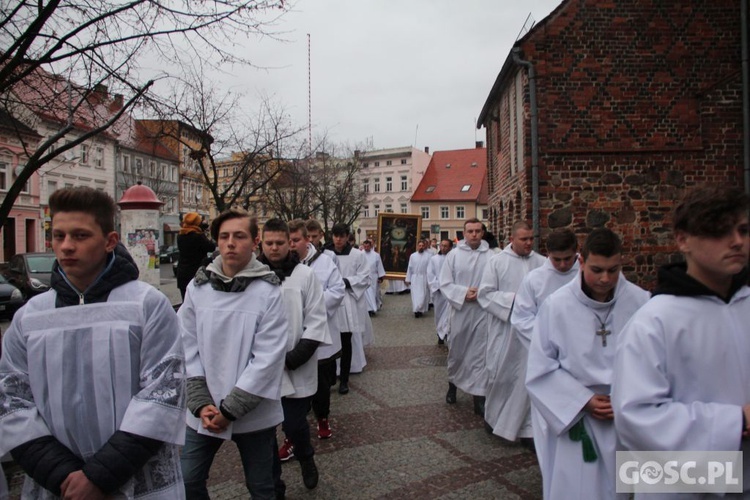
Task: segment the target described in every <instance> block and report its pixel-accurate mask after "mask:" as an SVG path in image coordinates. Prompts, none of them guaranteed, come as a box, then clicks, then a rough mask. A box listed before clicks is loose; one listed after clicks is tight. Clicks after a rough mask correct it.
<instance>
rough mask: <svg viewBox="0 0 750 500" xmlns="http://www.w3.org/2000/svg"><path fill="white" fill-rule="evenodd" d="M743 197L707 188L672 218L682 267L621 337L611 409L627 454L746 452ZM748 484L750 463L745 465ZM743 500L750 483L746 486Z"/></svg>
mask: <svg viewBox="0 0 750 500" xmlns="http://www.w3.org/2000/svg"><path fill="white" fill-rule="evenodd" d="M748 207H750V201H749V200H748V196H747V194H745V193H744V192H743V191H742V190H741V189H739V188H722V187H701V188H697V189H693V190H692V191H690V192H688V193H687V195H686V196H685V197H684V198H683V200H682V201H681V202H680V203H679V204H678V205H677V207H676V209H675V211H674V219H673V228H674V237H675V240H676V242H677V247H678V248H679V250H680V252H681V253H682V255H683V256H684V257H685V262H681V263H676V264H668V265H666V266H663V267H662V268H661V269H659V273H658V285H657V287H656V290H655V291H654V298H653V299H651V300H650V301H649V303H648V304H646V305H645V306H644V307H643V308H641V309H640V310H639V311H638V312H637V313H636V314H635V316H634V317H633V319H632V320H631V322H630V323H629V324H628V326H627V328H625V330H624V331H623V332H622V340H621V342H620V346H619V349H618V354H617V359H616V363H615V369H614V379H615V380H614V385H613V389H614V390H613V393H612V407H613V409H614V413H615V416H616V418H615V426H616V428H617V433H618V435H619V437H620V440H621V442H622V444H623V445H624V447H625V449H629V450H670V451H672V450H673V451H683V450H702V451H737V450H741V451H742V452H743V453H745V454H747V452H748V451H750V445H749V444H748V443H750V442H749V441H748V437H749V436H750V431H749V430H748V429H749V427H750V392H748V388H749V387H750V378H748V373H749V369H750V342H748V332H747V327H748V325H750V288H748V286H747V279H748V272H747V263H748V255H749V254H750V237H749V236H748ZM743 465H744V477H745V478H747V477H750V461H748V460H745V461H744V464H743ZM744 490H745V495H747V492H748V491H750V481H747V480H745V483H744Z"/></svg>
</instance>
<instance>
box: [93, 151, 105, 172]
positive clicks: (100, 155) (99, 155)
mask: <svg viewBox="0 0 750 500" xmlns="http://www.w3.org/2000/svg"><path fill="white" fill-rule="evenodd" d="M103 163H104V148H102V147H97V148H96V155H95V156H94V166H95V167H99V168H101V167H102V164H103Z"/></svg>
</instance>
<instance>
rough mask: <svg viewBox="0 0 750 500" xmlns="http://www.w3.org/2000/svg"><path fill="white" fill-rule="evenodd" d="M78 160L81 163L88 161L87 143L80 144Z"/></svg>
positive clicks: (84, 163) (85, 163)
mask: <svg viewBox="0 0 750 500" xmlns="http://www.w3.org/2000/svg"><path fill="white" fill-rule="evenodd" d="M79 162H80V163H81V164H83V165H87V164H88V163H89V146H88V145H87V144H81V158H80V159H79Z"/></svg>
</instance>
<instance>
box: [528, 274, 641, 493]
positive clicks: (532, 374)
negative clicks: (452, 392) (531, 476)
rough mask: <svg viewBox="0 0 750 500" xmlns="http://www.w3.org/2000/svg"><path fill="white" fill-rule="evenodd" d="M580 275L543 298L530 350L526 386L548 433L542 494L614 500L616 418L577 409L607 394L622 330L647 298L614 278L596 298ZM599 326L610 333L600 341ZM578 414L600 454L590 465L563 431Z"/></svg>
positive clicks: (576, 419)
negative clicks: (606, 295)
mask: <svg viewBox="0 0 750 500" xmlns="http://www.w3.org/2000/svg"><path fill="white" fill-rule="evenodd" d="M581 277H582V273H580V272H579V273H578V277H577V278H576V279H574V280H572V281H571V282H569V283H568V284H567V285H565V286H563V287H562V288H560V289H559V290H557V291H556V292H554V293H553V294H552V295H550V296H549V297H547V300H545V301H544V303H542V306H541V308H540V310H539V314H538V315H537V320H536V323H535V325H534V331H533V333H532V336H531V347H530V349H529V361H528V367H527V374H526V387H527V389H528V391H529V396H530V397H531V399H532V401H533V402H534V406H535V407H536V408H537V409H538V410H539V412H540V413H541V415H542V417H543V418H544V420H545V422H546V423H547V426H548V430H549V434H548V436H547V442H546V443H545V444H544V445H543V446H544V449H545V451H546V453H547V455H548V458H547V459H545V460H543V461H542V463H541V464H540V466H543V467H542V476H543V477H544V482H545V488H546V491H547V492H548V494H549V496H548V499H558V498H559V499H566V500H567V499H570V498H597V499H606V498H615V477H616V476H615V474H616V471H615V451H616V450H617V438H616V435H615V427H614V423H613V422H612V421H602V420H597V419H594V418H592V417H591V416H589V415H588V414H587V413H585V412H584V411H583V407H584V406H585V405H586V403H588V401H589V400H590V399H591V398H592V397H593V396H594V395H595V394H609V393H610V389H611V385H612V372H613V370H612V366H613V363H614V358H615V353H616V352H617V343H618V339H619V336H620V332H621V331H622V329H623V327H624V326H625V324H626V323H627V322H628V320H630V318H631V317H632V316H633V314H634V313H635V312H636V311H637V310H638V308H639V307H641V306H642V305H643V304H645V303H646V301H647V300H648V296H649V294H648V292H646V291H645V290H643V289H641V288H639V287H638V286H636V285H634V284H632V283H630V282H628V281H627V280H626V279H625V277H624V276H623V275H620V276H619V279H618V282H617V286H616V287H615V294H614V297H613V299H612V300H611V301H609V302H598V301H596V300H594V299H592V298H590V297H588V296H587V295H586V294H585V293H584V292H583V290H582V289H581ZM601 323H604V326H605V328H606V329H607V330H608V331H609V332H611V334H610V335H609V336H608V337H606V339H607V342H606V343H607V345H606V346H603V345H602V344H603V342H602V337H601V336H599V335H597V333H596V332H597V331H598V330H600V329H601ZM581 419H583V425H584V426H585V429H586V432H587V433H588V435H589V436H590V437H591V439H592V441H593V443H594V446H595V449H596V453H597V455H598V457H597V459H596V461H594V462H584V460H583V451H582V445H581V442H576V441H573V440H571V439H570V437H569V435H568V432H569V430H570V428H571V427H572V426H573V425H575V424H576V423H578V421H579V420H581ZM644 432H647V430H646V429H644ZM547 485H548V486H547ZM626 498H627V495H626Z"/></svg>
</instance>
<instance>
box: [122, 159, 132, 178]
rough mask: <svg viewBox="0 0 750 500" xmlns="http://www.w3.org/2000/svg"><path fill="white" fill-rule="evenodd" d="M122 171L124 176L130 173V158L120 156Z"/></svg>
mask: <svg viewBox="0 0 750 500" xmlns="http://www.w3.org/2000/svg"><path fill="white" fill-rule="evenodd" d="M122 171H123V172H125V173H126V174H127V173H129V172H130V156H128V155H122Z"/></svg>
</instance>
